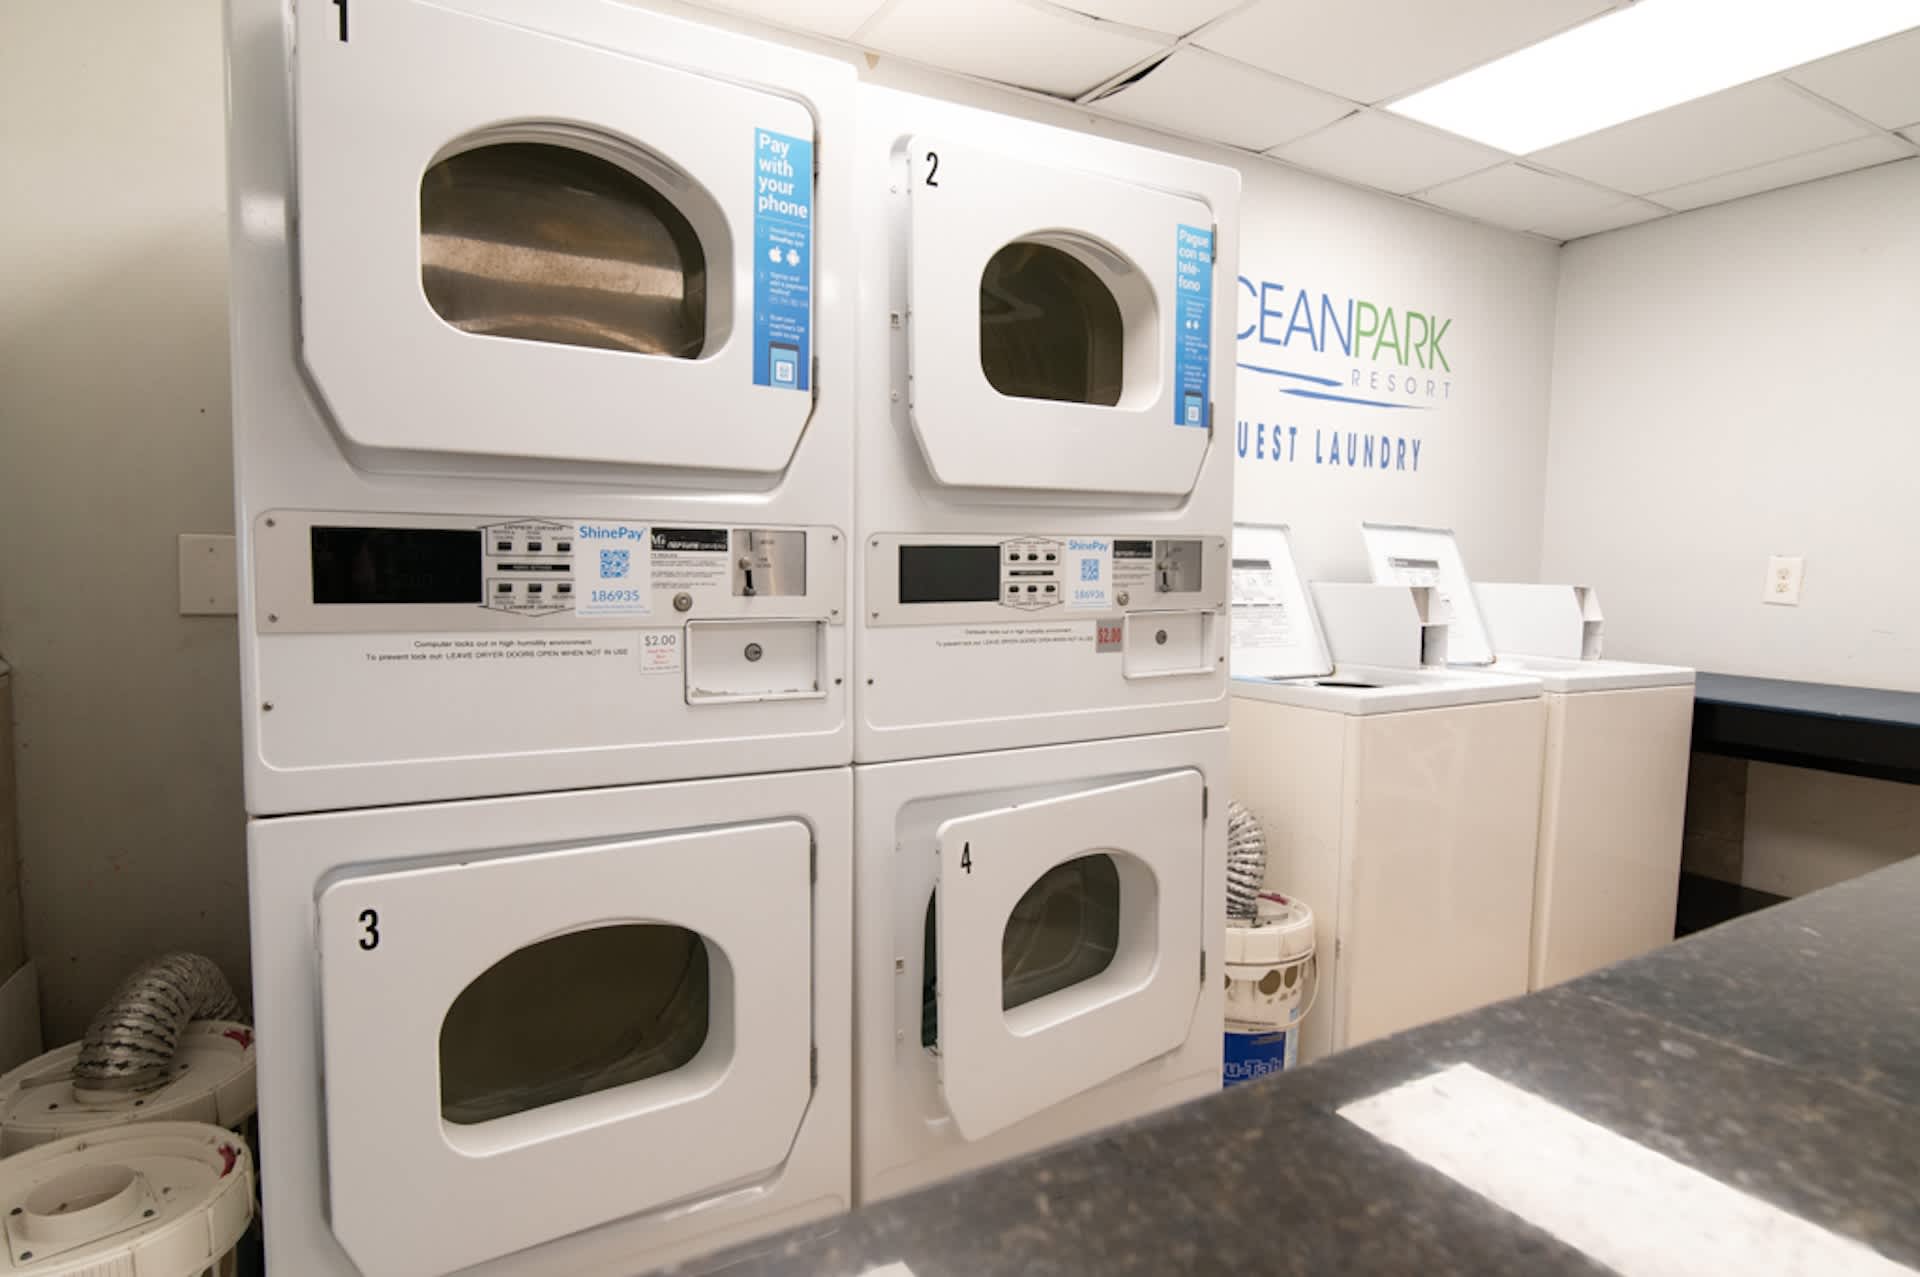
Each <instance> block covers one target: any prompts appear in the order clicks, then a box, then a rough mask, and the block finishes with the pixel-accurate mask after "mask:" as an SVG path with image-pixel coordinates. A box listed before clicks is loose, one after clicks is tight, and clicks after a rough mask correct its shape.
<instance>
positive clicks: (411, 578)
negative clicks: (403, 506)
mask: <svg viewBox="0 0 1920 1277" xmlns="http://www.w3.org/2000/svg"><path fill="white" fill-rule="evenodd" d="M312 544H313V601H314V602H315V603H389V604H391V603H479V602H481V601H482V598H483V596H482V593H481V544H480V530H479V529H478V528H472V529H466V528H322V527H316V528H314V529H313V542H312Z"/></svg>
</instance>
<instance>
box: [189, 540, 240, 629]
mask: <svg viewBox="0 0 1920 1277" xmlns="http://www.w3.org/2000/svg"><path fill="white" fill-rule="evenodd" d="M234 562H235V560H234V544H233V537H232V536H230V535H228V534H226V533H209V532H182V533H181V534H180V615H182V616H232V615H233V614H234V613H235V612H236V611H238V610H239V607H240V581H239V578H238V576H237V575H236V574H235V570H234Z"/></svg>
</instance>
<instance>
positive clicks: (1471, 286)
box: [0, 0, 1554, 1041]
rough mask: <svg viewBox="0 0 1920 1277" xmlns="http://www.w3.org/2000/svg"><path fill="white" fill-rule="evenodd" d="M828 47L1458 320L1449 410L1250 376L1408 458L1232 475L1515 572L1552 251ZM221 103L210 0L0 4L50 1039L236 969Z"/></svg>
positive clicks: (38, 923) (1360, 289) (1316, 538)
mask: <svg viewBox="0 0 1920 1277" xmlns="http://www.w3.org/2000/svg"><path fill="white" fill-rule="evenodd" d="M660 7H662V8H668V9H675V8H678V7H679V6H675V5H673V4H672V3H670V2H668V3H662V4H661V5H660ZM698 16H699V17H700V18H701V20H704V21H709V22H713V23H715V24H716V25H721V26H729V27H733V28H735V29H746V30H753V28H752V27H751V26H750V25H749V24H746V23H744V22H742V21H740V20H738V19H728V18H724V17H719V16H717V15H714V14H710V13H709V14H700V15H698ZM757 33H758V34H763V35H769V36H771V35H772V33H771V32H769V31H766V30H760V31H758V32H757ZM776 38H785V37H776ZM791 42H792V43H796V44H802V45H806V46H807V47H813V48H816V49H828V46H825V45H824V44H822V43H821V42H817V41H808V40H803V39H799V38H794V39H792V40H791ZM830 51H834V52H837V53H838V54H839V55H840V56H844V57H847V58H848V59H849V60H850V61H852V62H854V64H855V65H856V66H858V67H859V68H860V69H861V71H862V73H863V74H866V75H867V76H869V78H871V79H873V80H875V81H876V82H880V83H885V84H889V85H892V86H893V87H897V88H905V89H909V90H913V91H919V92H934V93H940V94H944V95H946V96H950V97H954V98H957V99H960V100H964V101H969V102H972V103H973V104H975V105H981V106H987V107H991V108H994V109H1000V110H1004V111H1008V112H1010V113H1013V114H1017V115H1023V116H1026V117H1028V118H1032V119H1037V120H1043V121H1046V122H1049V123H1056V124H1063V125H1066V126H1069V127H1078V128H1084V129H1088V130H1090V131H1094V132H1099V133H1103V134H1106V135H1108V136H1115V137H1121V138H1125V139H1128V140H1132V141H1136V142H1142V143H1145V144H1148V145H1158V146H1163V147H1171V148H1173V149H1184V150H1188V151H1190V152H1192V153H1194V154H1199V155H1202V156H1205V157H1208V158H1213V159H1216V160H1220V161H1223V162H1229V163H1235V164H1238V165H1239V166H1240V167H1241V168H1242V169H1243V171H1244V173H1245V175H1246V180H1247V187H1246V205H1245V208H1244V210H1243V226H1244V235H1243V239H1244V245H1243V250H1242V261H1243V269H1244V270H1245V272H1246V273H1247V274H1248V276H1249V277H1250V278H1251V279H1254V280H1263V279H1264V280H1269V281H1274V282H1277V283H1281V284H1284V285H1285V286H1286V287H1288V288H1298V287H1303V286H1305V287H1311V288H1313V289H1315V290H1318V291H1327V292H1330V293H1333V294H1335V295H1336V296H1337V297H1339V298H1341V299H1344V298H1347V297H1354V298H1358V299H1362V300H1371V301H1373V302H1375V303H1376V304H1377V305H1379V306H1382V307H1384V306H1387V305H1391V306H1393V307H1395V308H1396V323H1397V322H1398V319H1397V317H1398V315H1399V314H1400V313H1401V312H1403V311H1404V309H1405V308H1406V307H1408V306H1413V307H1416V308H1421V309H1423V310H1424V311H1430V312H1433V313H1436V314H1438V315H1440V316H1442V317H1448V318H1451V320H1452V323H1451V325H1450V327H1449V330H1448V334H1447V336H1446V337H1445V338H1444V340H1443V342H1442V349H1443V351H1444V353H1445V355H1446V357H1447V359H1448V360H1449V362H1450V363H1451V364H1452V368H1453V381H1454V386H1453V390H1452V398H1451V399H1450V400H1446V401H1443V402H1442V403H1441V406H1440V407H1438V408H1436V409H1435V410H1433V411H1421V412H1415V411H1402V410H1388V409H1375V408H1366V407H1361V406H1357V405H1334V404H1327V403H1322V402H1312V401H1308V400H1304V399H1298V398H1294V397H1286V396H1278V395H1277V394H1276V393H1275V390H1274V385H1273V383H1274V380H1275V379H1273V378H1270V377H1262V376H1258V375H1256V374H1248V375H1247V377H1249V378H1254V380H1251V381H1248V380H1246V379H1245V378H1243V384H1244V397H1243V404H1242V412H1241V414H1240V415H1242V416H1246V417H1248V419H1249V420H1250V421H1254V420H1264V421H1267V422H1270V423H1271V422H1279V423H1281V424H1283V425H1293V426H1296V427H1297V428H1298V429H1299V432H1300V433H1299V435H1298V436H1296V437H1297V438H1301V439H1310V437H1311V433H1312V431H1313V430H1314V429H1316V428H1318V429H1322V430H1325V431H1329V432H1331V431H1335V430H1337V431H1339V432H1340V433H1341V434H1342V437H1343V447H1344V435H1345V433H1346V432H1347V431H1349V430H1351V431H1355V432H1359V431H1367V432H1369V433H1388V434H1390V435H1391V436H1393V437H1396V438H1398V437H1411V436H1414V435H1418V436H1419V437H1420V438H1421V441H1422V447H1421V459H1420V469H1419V471H1418V472H1414V471H1411V470H1407V471H1394V470H1388V471H1384V472H1382V471H1369V472H1366V473H1361V474H1347V473H1340V472H1335V471H1334V470H1333V469H1331V468H1330V467H1326V466H1321V467H1315V466H1313V465H1312V464H1311V463H1310V461H1309V460H1307V459H1306V456H1307V453H1306V448H1307V447H1308V445H1307V444H1306V443H1305V442H1302V443H1300V444H1298V445H1297V446H1296V456H1297V457H1300V458H1301V459H1300V460H1296V461H1293V462H1290V463H1284V464H1280V463H1272V462H1267V463H1261V462H1257V461H1253V460H1250V461H1248V462H1247V463H1245V464H1244V465H1243V466H1242V467H1241V471H1242V474H1241V480H1240V484H1239V490H1240V493H1241V498H1242V501H1243V504H1244V507H1245V509H1246V511H1247V513H1248V514H1249V515H1250V516H1252V517H1256V518H1260V519H1267V520H1275V521H1286V522H1290V523H1292V524H1293V525H1294V527H1295V530H1296V544H1297V545H1298V546H1299V548H1300V551H1301V554H1302V558H1303V560H1304V562H1305V564H1306V567H1307V570H1308V572H1309V574H1310V575H1314V576H1323V577H1333V576H1348V577H1354V576H1360V575H1362V574H1363V563H1362V560H1361V556H1360V552H1359V543H1358V535H1357V531H1356V528H1357V525H1358V523H1359V522H1360V521H1361V520H1362V519H1363V518H1374V519H1387V520H1403V521H1421V522H1436V523H1448V524H1452V525H1454V526H1455V527H1457V528H1458V529H1460V531H1461V533H1462V535H1463V537H1464V538H1465V541H1466V545H1467V549H1468V553H1469V555H1470V556H1472V560H1471V561H1472V562H1473V564H1474V566H1475V567H1476V568H1477V569H1479V570H1480V571H1482V572H1483V573H1485V574H1489V575H1512V576H1525V575H1528V574H1530V573H1531V572H1532V571H1533V569H1534V567H1535V565H1536V561H1537V556H1538V528H1539V508H1540V493H1541V466H1542V458H1543V448H1544V439H1543V421H1544V414H1545V402H1546V375H1547V361H1548V350H1547V341H1548V336H1549V333H1548V322H1547V320H1548V316H1549V315H1550V314H1551V309H1552V304H1553V288H1554V249H1553V248H1552V246H1550V245H1548V244H1545V243H1544V242H1541V241H1538V240H1532V239H1528V238H1525V237H1522V236H1518V235H1511V234H1506V233H1503V232H1499V231H1494V230H1489V229H1486V228H1483V227H1478V226H1474V225H1472V224H1469V223H1466V222H1462V221H1457V220H1455V219H1452V218H1449V217H1447V216H1445V215H1443V214H1439V213H1434V212H1430V211H1426V210H1422V209H1418V208H1414V207H1412V206H1411V205H1408V204H1404V203H1401V202H1397V201H1393V200H1389V199H1387V198H1385V197H1382V196H1377V195H1372V194H1368V193H1366V192H1362V191H1359V190H1356V189H1353V188H1349V187H1345V186H1341V185H1339V184H1337V183H1333V182H1329V181H1324V180H1321V179H1318V178H1313V177H1309V176H1305V175H1302V174H1297V173H1293V172H1290V171H1287V170H1283V169H1280V168H1278V167H1277V166H1274V165H1270V164H1267V163H1265V162H1262V161H1258V160H1254V159H1252V158H1250V157H1247V156H1244V155H1241V154H1239V153H1234V152H1229V151H1225V150H1222V149H1219V148H1210V147H1204V146H1198V145H1194V146H1184V145H1182V144H1178V143H1174V142H1172V141H1171V140H1169V139H1167V138H1164V137H1161V136H1158V135H1155V134H1153V133H1150V132H1147V131H1144V130H1140V129H1135V128H1130V127H1127V126H1124V125H1119V124H1115V123H1112V122H1109V121H1104V120H1098V119H1096V118H1095V117H1093V116H1091V115H1089V114H1088V113H1087V112H1085V111H1083V110H1078V109H1075V108H1072V107H1070V106H1066V105H1063V104H1058V103H1053V102H1048V101H1042V100H1039V99H1037V98H1034V97H1032V96H1031V95H1020V94H1015V93H1011V92H1002V91H998V90H994V89H991V88H989V87H986V86H982V85H977V84H971V83H968V82H964V81H960V80H957V79H954V78H951V77H946V76H942V75H939V74H936V73H932V72H927V71H923V70H920V69H918V68H914V67H911V66H907V65H905V64H901V63H899V62H898V61H896V60H893V59H879V60H877V61H876V62H874V63H869V61H868V60H867V59H866V58H864V57H862V56H860V55H857V54H854V53H851V52H848V51H845V50H830ZM222 107H223V101H222V73H221V28H220V5H219V2H218V0H173V3H169V4H165V5H155V4H147V3H136V2H135V0H10V2H9V3H7V4H5V5H0V154H4V155H5V156H6V157H7V168H8V172H9V175H10V176H11V175H27V180H24V181H14V182H10V183H9V185H8V197H7V199H6V200H4V201H0V280H3V281H4V284H5V286H4V288H0V386H4V392H3V393H0V426H3V427H4V434H3V436H0V650H4V651H5V652H6V653H7V654H8V656H9V657H11V658H12V659H13V661H14V662H15V664H16V666H17V670H16V685H15V693H16V702H17V715H18V720H19V748H20V767H19V782H20V809H21V810H20V841H21V849H22V857H23V866H24V880H25V882H24V893H25V909H26V915H27V919H26V921H27V937H28V947H29V952H30V954H31V955H32V956H34V957H36V958H38V959H39V962H40V966H41V968H42V970H43V972H44V996H45V1004H46V1014H47V1022H48V1032H49V1036H50V1040H53V1041H58V1040H62V1039H64V1038H67V1037H71V1036H73V1035H74V1034H76V1033H77V1032H78V1031H79V1029H80V1028H81V1027H82V1025H83V1024H84V1022H85V1020H86V1018H87V1016H88V1015H89V1014H90V1012H91V1011H92V1009H93V1008H94V1006H95V1005H96V1004H97V1003H98V1001H99V1000H100V999H101V998H102V997H104V996H105V995H106V994H107V993H108V992H109V991H110V989H111V987H112V985H113V983H114V981H115V980H116V979H117V978H118V977H119V976H120V975H121V974H122V972H123V971H124V970H125V969H126V967H127V966H128V965H130V964H131V963H133V962H135V961H137V960H138V959H140V958H141V957H144V956H147V955H148V954H151V953H153V952H156V951H159V950H162V949H167V948H195V949H200V950H202V951H205V952H207V953H209V954H211V955H212V956H213V957H215V958H216V959H217V960H219V961H220V962H221V963H222V964H223V965H224V966H225V967H226V968H227V970H228V971H229V972H230V973H231V974H232V975H233V976H234V977H235V978H236V980H244V978H245V975H246V970H247V962H246V944H247V932H246V925H245V907H246V897H245V861H244V851H243V828H244V822H243V816H242V802H241V796H240V787H239V761H240V743H239V710H238V686H237V677H236V670H235V649H234V627H233V624H232V622H231V620H230V619H224V618H220V619H212V618H182V617H179V616H178V615H176V594H175V550H174V537H175V535H176V534H177V533H179V532H183V531H192V532H211V531H222V530H227V529H230V528H231V520H232V513H231V497H230V486H231V466H232V461H231V455H230V440H229V417H228V404H227V334H226V312H225V300H224V290H225V285H226V260H225V242H224V221H223V213H222V201H223V193H222V184H223V136H222V118H221V112H222ZM1237 299H1238V295H1237V294H1236V300H1237ZM1286 300H1287V301H1288V302H1290V301H1291V300H1292V299H1291V297H1290V296H1289V297H1287V299H1286ZM1283 323H1284V321H1283ZM1306 340H1307V339H1306V338H1304V337H1296V338H1295V339H1294V341H1293V342H1291V343H1289V345H1288V346H1287V347H1285V348H1281V349H1277V350H1276V349H1273V348H1263V347H1262V343H1260V342H1259V340H1258V336H1257V335H1255V336H1254V337H1253V338H1251V339H1250V341H1249V342H1248V343H1243V352H1244V350H1245V349H1246V348H1248V347H1252V348H1256V349H1261V350H1262V355H1261V357H1262V358H1267V359H1269V360H1270V361H1271V359H1272V357H1279V358H1281V359H1283V360H1284V361H1285V362H1286V366H1287V367H1288V368H1289V369H1290V370H1294V371H1301V372H1305V373H1306V374H1308V375H1310V376H1330V377H1334V378H1337V379H1345V378H1346V377H1348V376H1349V364H1351V363H1355V362H1357V363H1359V364H1363V365H1366V366H1367V367H1369V368H1371V367H1372V366H1373V362H1374V361H1373V360H1372V359H1371V358H1370V357H1369V356H1370V355H1371V353H1372V352H1371V350H1370V349H1369V350H1367V351H1364V352H1362V353H1361V354H1360V356H1359V358H1358V359H1357V361H1355V360H1345V359H1343V358H1336V357H1333V356H1329V355H1319V356H1316V355H1315V354H1314V352H1312V351H1311V350H1310V349H1306V348H1305V347H1303V346H1302V345H1301V343H1302V342H1305V341H1306ZM1243 357H1244V353H1243ZM1384 357H1386V356H1383V358H1384ZM1383 367H1384V365H1383ZM1396 371H1397V365H1396ZM1299 384H1301V385H1303V386H1312V385H1313V383H1305V382H1303V383H1299ZM1416 419H1417V424H1414V423H1415V421H1416ZM1390 422H1391V423H1392V424H1391V425H1389V424H1388V423H1390ZM1232 424H1233V423H1232V422H1223V423H1222V425H1221V428H1222V431H1223V435H1224V436H1225V437H1226V438H1227V439H1229V440H1231V438H1232V434H1231V433H1229V432H1230V431H1231V427H1232Z"/></svg>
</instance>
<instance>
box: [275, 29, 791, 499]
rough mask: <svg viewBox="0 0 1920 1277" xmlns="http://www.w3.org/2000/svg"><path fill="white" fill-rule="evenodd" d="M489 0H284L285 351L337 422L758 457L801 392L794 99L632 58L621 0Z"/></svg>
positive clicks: (637, 50)
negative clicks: (599, 9)
mask: <svg viewBox="0 0 1920 1277" xmlns="http://www.w3.org/2000/svg"><path fill="white" fill-rule="evenodd" d="M493 8H494V6H491V5H487V4H484V3H481V0H444V2H441V3H428V2H427V0H390V2H389V3H383V4H378V5H363V6H356V8H355V12H354V14H353V25H352V40H351V42H343V41H342V40H341V39H340V38H339V12H338V7H337V6H334V5H326V4H315V5H297V6H295V20H296V21H297V22H298V23H299V26H300V31H299V40H298V52H297V54H296V56H297V59H298V65H297V68H296V75H295V86H294V87H295V94H296V102H295V107H296V109H295V112H294V118H295V121H296V136H295V159H296V165H297V179H298V180H297V184H296V189H297V190H298V192H299V208H298V210H297V212H298V220H297V230H298V234H297V236H296V237H295V246H296V248H297V250H298V255H299V268H300V290H299V306H300V310H301V323H300V332H301V344H302V356H303V358H304V360H305V362H306V365H307V368H308V370H309V372H310V373H311V374H312V377H313V380H314V383H315V385H316V386H317V387H318V388H319V391H320V393H321V398H322V399H323V400H324V402H325V405H326V408H327V411H328V413H329V414H330V416H331V419H332V423H333V426H334V427H335V429H336V430H337V431H338V433H339V435H340V437H341V439H342V441H343V443H344V444H345V445H346V447H347V449H348V450H349V451H350V453H351V454H352V455H353V456H354V458H355V460H356V461H358V462H362V463H364V464H368V465H370V466H372V467H374V468H382V467H384V468H404V469H408V470H419V469H422V468H425V469H428V470H432V469H435V468H437V467H442V466H444V467H445V468H447V469H449V470H454V469H457V470H458V471H459V472H461V473H471V472H472V470H473V460H472V459H473V458H483V459H490V460H491V461H492V462H493V463H494V465H495V466H496V467H501V466H506V467H523V466H527V465H546V466H549V467H551V466H553V465H556V464H572V465H575V466H580V465H594V466H607V465H614V466H630V467H634V468H636V470H637V471H639V472H640V473H637V474H636V476H635V478H636V481H639V480H642V479H645V478H649V477H659V478H661V479H665V480H667V481H677V482H684V481H686V480H687V478H689V477H691V476H689V475H688V474H687V472H693V473H694V474H696V475H698V476H699V478H700V480H701V481H702V482H707V483H715V482H727V483H742V482H746V481H747V476H746V475H745V474H743V473H741V472H753V473H761V474H764V473H773V472H778V471H781V470H782V469H784V468H785V467H786V465H787V464H788V461H789V460H790V458H791V457H792V455H793V452H794V450H795V448H796V447H797V446H798V444H799V440H800V438H801V435H802V432H803V430H804V427H805V425H806V422H807V419H808V417H809V416H810V414H811V412H812V402H813V396H812V393H811V390H812V384H813V376H812V349H811V326H812V324H811V321H812V296H813V279H814V262H813V247H814V245H813V232H812V213H813V194H814V187H813V158H812V153H813V143H814V128H813V115H812V113H811V112H810V110H809V109H808V107H807V106H806V104H805V103H803V102H801V101H798V100H796V99H795V98H793V97H791V96H787V95H785V94H782V93H776V92H771V91H766V90H762V89H758V88H754V87H750V86H748V85H745V84H741V83H737V82H733V81H728V80H722V79H719V78H715V77H712V76H706V75H701V74H698V73H695V72H690V71H685V70H680V69H678V68H675V67H671V66H667V65H665V64H663V63H661V62H657V61H652V60H649V57H648V56H647V55H648V53H649V52H650V49H649V48H648V47H647V46H648V44H649V43H650V42H649V41H647V40H644V39H642V38H641V36H640V32H641V30H643V29H650V28H645V25H644V20H645V19H646V18H647V15H644V14H636V15H634V17H633V18H632V19H629V18H627V17H625V16H623V15H622V14H620V13H619V11H618V10H614V11H610V12H607V13H594V14H589V13H587V12H586V11H587V10H588V9H591V8H593V7H592V6H582V7H581V9H580V10H578V11H576V10H574V9H573V8H571V7H567V8H565V9H563V8H562V7H561V6H551V7H541V8H540V9H539V12H538V13H534V14H532V15H531V16H528V15H521V16H519V17H516V19H515V21H513V22H511V23H509V22H505V21H501V20H499V19H498V17H497V15H496V16H488V15H489V13H490V12H491V11H492V9H493ZM469 10H470V11H469ZM576 12H578V14H579V19H578V20H580V21H586V20H588V19H589V18H591V20H592V21H593V23H594V29H593V30H592V31H590V32H589V31H584V30H582V31H572V30H569V29H567V26H568V22H569V20H570V19H569V15H573V14H575V13H576ZM630 21H631V22H632V23H633V24H634V25H633V26H632V28H631V29H632V31H633V35H632V36H631V38H629V39H626V40H623V39H622V38H621V33H622V32H623V31H625V30H627V29H628V28H627V24H628V23H629V22H630ZM423 66H433V67H438V68H449V67H451V68H466V69H467V70H466V71H465V72H463V73H460V74H447V75H435V76H434V77H433V78H432V80H431V83H425V82H423V81H422V80H421V78H420V74H419V70H420V68H421V67H423ZM456 459H457V460H456ZM727 472H732V477H731V478H728V477H727ZM755 482H756V484H757V483H758V481H755Z"/></svg>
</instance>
